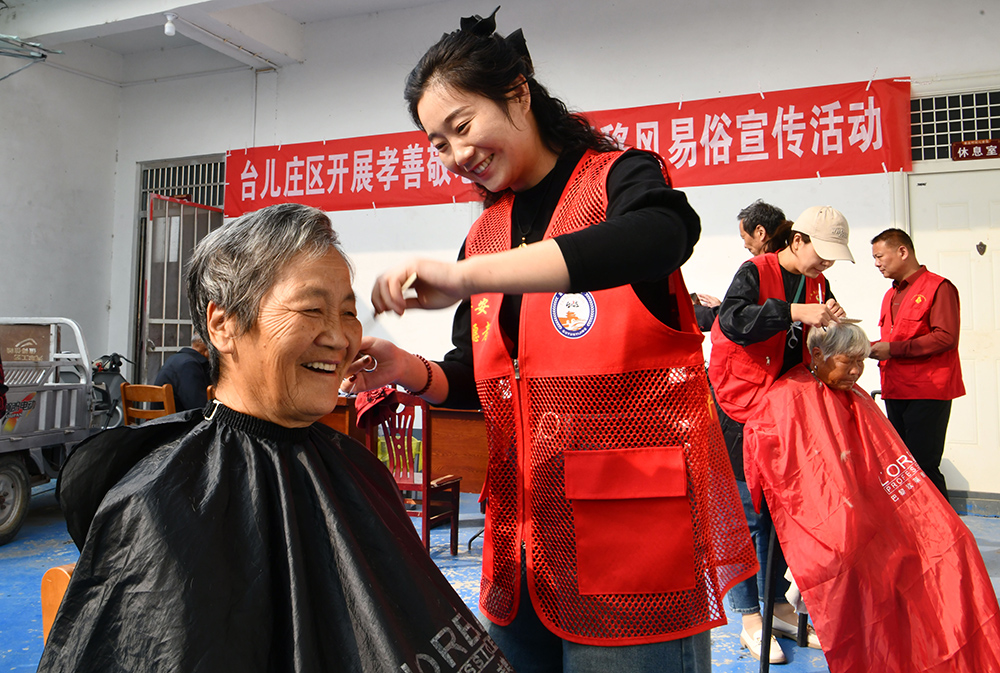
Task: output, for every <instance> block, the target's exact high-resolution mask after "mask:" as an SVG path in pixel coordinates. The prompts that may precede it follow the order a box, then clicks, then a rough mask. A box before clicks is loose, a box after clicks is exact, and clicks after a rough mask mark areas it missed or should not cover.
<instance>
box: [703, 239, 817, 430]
mask: <svg viewBox="0 0 1000 673" xmlns="http://www.w3.org/2000/svg"><path fill="white" fill-rule="evenodd" d="M750 261H751V262H753V263H754V264H755V265H756V266H757V275H758V276H760V295H759V296H758V298H757V303H758V304H760V305H763V304H764V302H765V301H767V300H768V299H770V298H773V297H781V298H784V297H785V284H784V281H782V279H781V265H780V264H779V263H778V255H777V253H773V252H769V253H767V254H764V255H758V256H757V257H754V258H752V259H751V260H750ZM824 287H826V280H825V279H824V278H823V274H820V275H819V276H817V277H816V278H809V277H806V287H805V300H804V301H803V302H802V303H804V304H816V303H819V302H820V301H825V300H824V298H823V295H822V288H824ZM808 334H809V327H808V326H807V325H806V326H803V329H802V337H801V338H802V361H803V362H805V363H806V364H807V365H808V364H809V361H810V360H811V358H810V357H809V349H807V348H806V336H807V335H808ZM785 337H786V334H785V332H779V333H778V334H775V335H774V336H773V337H771V338H770V339H768V340H766V341H761V342H760V343H755V344H749V345H747V346H740V345H738V344H736V343H733V342H732V341H730V340H729V339H728V338H727V337H726V335H725V334H723V333H722V330H721V329H720V328H719V321H718V320H716V321H715V323H714V324H713V325H712V354H711V356H710V357H709V365H708V377H709V378H710V379H711V380H712V386H713V387H714V388H715V398H716V399H717V400H718V401H719V406H721V407H722V410H723V411H725V412H726V415H727V416H729V417H730V418H731V419H733V420H734V421H736V422H737V423H746V422H747V421H748V420H750V417H751V416H752V415H753V411H754V407H755V406H757V404H759V403H760V400H761V399H762V398H763V397H764V394H765V393H766V392H767V390H768V388H770V387H771V384H772V383H774V379H776V378H777V377H778V374H779V373H780V372H781V365H782V362H783V360H784V357H785Z"/></svg>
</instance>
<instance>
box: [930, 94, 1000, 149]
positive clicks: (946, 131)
mask: <svg viewBox="0 0 1000 673" xmlns="http://www.w3.org/2000/svg"><path fill="white" fill-rule="evenodd" d="M990 138H1000V91H980V92H977V93H960V94H950V95H946V96H929V97H927V98H913V99H911V100H910V146H911V148H912V150H911V151H912V152H913V160H914V161H925V160H929V159H950V158H951V144H952V143H955V142H958V141H960V140H987V139H990Z"/></svg>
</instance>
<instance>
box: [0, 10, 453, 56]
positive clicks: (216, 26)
mask: <svg viewBox="0 0 1000 673" xmlns="http://www.w3.org/2000/svg"><path fill="white" fill-rule="evenodd" d="M439 1H440V0H270V1H269V2H260V0H201V1H197V2H196V1H193V0H91V1H90V2H80V1H79V0H0V34H6V35H15V36H17V37H19V38H20V39H22V40H28V41H31V42H37V43H39V44H41V45H43V46H44V47H46V48H48V49H59V48H60V47H61V46H62V45H69V44H74V43H86V44H90V45H94V46H97V47H100V48H102V49H105V50H107V51H110V52H114V53H116V54H119V55H121V56H123V57H129V56H131V55H134V54H141V53H144V52H152V51H164V50H169V49H176V48H179V47H190V46H193V45H197V44H201V45H204V46H206V47H209V48H210V49H212V50H214V51H217V52H219V53H221V54H224V55H225V56H227V57H229V58H231V59H233V60H234V61H237V62H240V63H243V64H244V65H248V66H251V67H253V68H256V69H267V68H280V67H282V66H285V65H290V64H292V63H296V62H302V61H303V60H304V59H305V56H304V54H305V48H304V26H305V25H306V24H310V23H315V22H320V21H330V20H334V19H340V18H345V17H349V16H357V15H362V14H371V13H374V12H383V11H389V10H395V9H407V8H414V7H421V6H425V5H429V4H433V3H434V2H439ZM166 12H171V13H174V14H176V15H177V19H176V20H175V21H174V25H175V27H176V34H175V35H173V36H167V35H165V34H164V31H163V27H164V23H165V22H166V19H165V13H166Z"/></svg>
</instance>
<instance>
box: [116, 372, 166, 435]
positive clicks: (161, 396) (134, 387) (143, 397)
mask: <svg viewBox="0 0 1000 673" xmlns="http://www.w3.org/2000/svg"><path fill="white" fill-rule="evenodd" d="M151 402H160V403H161V404H163V408H162V409H150V408H148V405H147V403H151ZM143 405H147V406H143ZM175 410H176V407H175V406H174V387H173V386H172V385H170V384H169V383H164V384H163V385H162V386H144V385H140V384H132V383H124V382H123V383H122V414H123V415H122V419H123V420H122V423H123V424H124V425H132V424H134V423H137V422H139V421H140V420H149V419H151V418H160V417H161V416H169V415H170V414H172V413H174V411H175Z"/></svg>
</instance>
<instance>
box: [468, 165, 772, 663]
mask: <svg viewBox="0 0 1000 673" xmlns="http://www.w3.org/2000/svg"><path fill="white" fill-rule="evenodd" d="M620 154H621V153H619V152H612V153H600V154H599V153H594V152H589V153H587V154H586V155H584V157H583V158H582V159H581V161H580V163H579V164H578V165H577V167H576V170H575V172H574V173H573V175H572V177H571V178H570V180H569V182H568V184H567V186H566V189H565V191H564V192H563V195H562V198H561V199H560V202H559V205H558V206H557V208H556V211H555V213H554V214H553V216H552V220H551V222H550V224H549V228H548V230H547V231H546V234H545V236H546V238H551V237H554V236H558V235H560V234H564V233H568V232H571V231H575V230H578V229H581V228H583V227H586V226H589V225H590V224H593V223H598V222H601V221H603V220H604V217H605V212H606V210H607V192H606V181H607V175H608V172H609V171H610V169H611V166H612V164H613V163H614V161H615V160H616V159H617V158H618V157H619V156H620ZM661 164H662V160H661ZM512 204H513V197H512V196H510V195H508V196H505V197H504V198H502V199H501V200H500V201H499V202H498V203H496V204H495V205H494V206H492V207H490V208H489V209H487V210H486V211H485V212H484V213H483V215H482V217H480V218H479V220H478V221H477V222H476V223H475V224H474V225H473V227H472V230H471V232H470V233H469V237H468V239H467V241H466V254H467V255H468V256H470V257H471V256H474V255H481V254H489V253H494V252H500V251H503V250H507V249H509V248H510V241H511V217H510V214H511V207H512ZM669 284H670V294H671V297H672V298H673V301H675V302H676V308H677V311H676V313H677V314H678V315H679V316H680V320H681V323H682V325H681V328H680V329H672V328H670V327H667V326H666V325H664V324H663V323H661V322H660V321H659V320H657V319H656V318H655V317H653V316H652V315H651V314H650V313H649V311H648V310H647V309H646V308H645V307H644V306H643V305H642V302H641V301H640V300H639V299H638V298H637V297H636V295H635V293H634V291H633V290H632V288H631V287H630V286H623V287H618V288H614V289H610V290H601V291H596V292H584V293H580V294H563V293H555V294H552V293H536V294H526V295H524V297H523V300H522V306H521V318H520V332H519V340H520V357H519V359H518V360H513V359H512V358H511V355H510V353H509V352H508V349H507V347H506V345H505V343H504V339H503V337H502V335H501V334H500V333H498V332H499V323H498V318H499V309H500V303H501V301H502V299H503V296H502V295H500V294H484V295H477V296H474V297H473V298H472V341H473V344H472V346H473V361H474V366H475V376H476V381H477V385H478V390H479V397H480V401H481V403H482V407H483V412H484V415H485V417H486V426H487V434H488V438H489V447H490V455H489V467H488V477H487V485H486V493H487V495H488V497H489V500H488V503H489V504H488V509H487V514H486V533H485V538H484V550H483V579H482V588H481V593H480V606H481V608H482V610H483V612H484V613H485V614H486V615H487V616H488V617H489V618H490V619H491V620H493V621H494V622H496V623H499V624H508V623H510V621H511V620H512V619H513V617H514V615H515V614H516V612H517V605H518V602H519V600H521V599H522V597H521V596H519V595H518V594H519V588H520V582H519V578H520V573H521V569H520V559H521V549H522V547H523V548H524V550H525V558H526V559H527V574H528V586H529V588H530V594H531V596H530V600H531V601H532V602H533V604H534V607H535V611H536V612H537V614H538V616H539V617H540V619H541V620H542V622H543V623H544V624H545V625H546V627H547V628H548V629H549V630H551V631H552V632H553V633H555V634H557V635H558V636H560V637H562V638H565V639H567V640H570V641H574V642H579V643H588V644H597V645H608V644H617V645H621V644H639V643H648V642H659V641H664V640H671V639H674V638H680V637H683V636H686V635H690V634H693V633H697V632H700V631H704V630H707V629H709V628H712V627H713V626H716V625H719V624H722V623H725V613H724V609H723V607H722V603H721V595H722V594H723V593H724V592H725V591H726V590H727V589H728V587H729V586H731V585H733V584H735V583H736V582H737V581H740V580H741V579H742V578H745V577H747V576H750V575H751V574H752V573H753V568H754V567H755V566H756V564H755V562H754V552H753V549H752V546H751V545H750V541H749V537H748V535H747V530H746V523H745V519H744V518H743V514H742V509H741V505H740V502H739V498H738V495H737V491H736V488H735V483H734V480H733V477H732V469H731V468H730V466H729V459H728V457H727V454H726V451H725V447H724V445H723V440H722V434H721V432H720V430H719V424H718V420H717V419H716V417H715V415H714V413H713V406H712V399H711V396H710V395H709V390H708V385H707V379H706V377H705V372H704V365H703V359H702V354H701V341H702V337H701V334H700V332H699V331H698V328H697V325H696V323H695V317H694V310H693V308H692V305H691V300H690V299H689V295H688V293H687V289H686V288H685V287H684V281H683V279H682V277H681V274H680V272H675V273H674V274H673V275H672V276H671V277H670V281H669ZM740 524H742V525H740ZM740 528H742V530H740Z"/></svg>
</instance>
